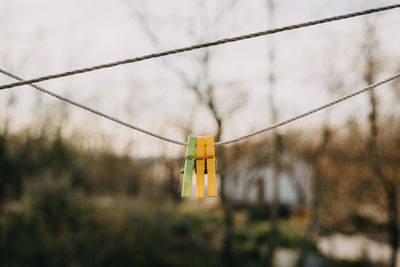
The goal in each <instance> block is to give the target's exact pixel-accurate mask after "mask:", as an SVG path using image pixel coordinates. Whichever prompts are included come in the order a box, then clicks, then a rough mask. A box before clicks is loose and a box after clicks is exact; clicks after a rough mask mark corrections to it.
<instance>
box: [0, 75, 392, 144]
mask: <svg viewBox="0 0 400 267" xmlns="http://www.w3.org/2000/svg"><path fill="white" fill-rule="evenodd" d="M0 72H1V73H3V74H5V75H7V76H9V77H12V78H14V79H16V80H19V81H24V80H23V79H22V78H20V77H18V76H16V75H14V74H12V73H10V72H8V71H5V70H3V69H1V68H0ZM399 77H400V73H397V74H396V75H394V76H392V77H389V78H387V79H385V80H382V81H380V82H376V83H374V84H371V85H369V86H367V87H365V88H363V89H361V90H358V91H355V92H353V93H351V94H348V95H345V96H343V97H341V98H339V99H336V100H334V101H332V102H329V103H327V104H325V105H322V106H319V107H317V108H314V109H312V110H310V111H308V112H305V113H302V114H300V115H297V116H295V117H293V118H290V119H288V120H285V121H282V122H279V123H276V124H273V125H271V126H269V127H266V128H263V129H260V130H258V131H255V132H252V133H249V134H247V135H243V136H240V137H237V138H234V139H230V140H226V141H219V142H216V143H215V145H216V146H218V145H226V144H231V143H234V142H238V141H241V140H244V139H247V138H250V137H253V136H255V135H258V134H260V133H264V132H267V131H270V130H273V129H275V128H278V127H281V126H283V125H286V124H289V123H291V122H293V121H296V120H298V119H301V118H304V117H306V116H308V115H311V114H313V113H316V112H318V111H321V110H323V109H326V108H328V107H330V106H333V105H336V104H338V103H340V102H342V101H345V100H347V99H349V98H352V97H354V96H356V95H359V94H362V93H364V92H366V91H369V90H371V89H373V88H375V87H378V86H380V85H383V84H385V83H388V82H390V81H392V80H395V79H398V78H399ZM29 86H32V87H33V88H35V89H37V90H39V91H41V92H43V93H46V94H48V95H51V96H53V97H56V98H58V99H60V100H61V101H64V102H67V103H69V104H71V105H74V106H77V107H79V108H82V109H84V110H87V111H89V112H91V113H94V114H96V115H99V116H101V117H103V118H106V119H109V120H111V121H114V122H116V123H118V124H121V125H123V126H125V127H128V128H130V129H133V130H136V131H140V132H142V133H144V134H147V135H151V136H153V137H155V138H158V139H161V140H164V141H166V142H170V143H174V144H178V145H187V143H186V142H182V141H178V140H174V139H171V138H168V137H165V136H162V135H159V134H157V133H153V132H151V131H148V130H145V129H142V128H140V127H138V126H135V125H133V124H130V123H127V122H124V121H122V120H120V119H117V118H115V117H112V116H110V115H107V114H105V113H103V112H101V111H98V110H95V109H93V108H91V107H88V106H86V105H83V104H80V103H77V102H75V101H73V100H71V99H68V98H66V97H63V96H60V95H58V94H56V93H53V92H51V91H49V90H47V89H44V88H43V87H40V86H38V85H35V84H29Z"/></svg>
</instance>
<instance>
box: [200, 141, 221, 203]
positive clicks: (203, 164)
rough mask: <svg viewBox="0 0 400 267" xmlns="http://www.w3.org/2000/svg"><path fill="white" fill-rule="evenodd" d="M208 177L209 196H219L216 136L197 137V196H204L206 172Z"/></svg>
mask: <svg viewBox="0 0 400 267" xmlns="http://www.w3.org/2000/svg"><path fill="white" fill-rule="evenodd" d="M205 173H207V178H208V196H209V197H216V196H217V178H216V167H215V145H214V136H206V137H197V138H196V197H197V198H204V174H205Z"/></svg>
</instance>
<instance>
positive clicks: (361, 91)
mask: <svg viewBox="0 0 400 267" xmlns="http://www.w3.org/2000/svg"><path fill="white" fill-rule="evenodd" d="M399 77H400V73H397V74H396V75H394V76H392V77H390V78H387V79H385V80H382V81H380V82H377V83H374V84H371V85H369V86H367V87H365V88H363V89H361V90H358V91H355V92H353V93H350V94H348V95H345V96H343V97H341V98H338V99H336V100H334V101H332V102H329V103H327V104H325V105H322V106H319V107H317V108H314V109H312V110H310V111H307V112H304V113H302V114H299V115H297V116H295V117H293V118H290V119H288V120H285V121H282V122H279V123H276V124H273V125H271V126H269V127H266V128H263V129H260V130H258V131H255V132H252V133H249V134H246V135H243V136H241V137H237V138H234V139H231V140H226V141H220V142H217V143H215V145H226V144H230V143H234V142H238V141H241V140H244V139H247V138H250V137H253V136H255V135H258V134H260V133H264V132H267V131H270V130H273V129H275V128H278V127H281V126H283V125H286V124H289V123H292V122H294V121H296V120H298V119H301V118H304V117H307V116H309V115H311V114H313V113H316V112H318V111H321V110H323V109H326V108H329V107H331V106H333V105H336V104H338V103H340V102H343V101H345V100H347V99H349V98H352V97H354V96H357V95H359V94H362V93H364V92H367V91H369V90H372V89H374V88H375V87H378V86H380V85H383V84H385V83H388V82H390V81H393V80H395V79H398V78H399Z"/></svg>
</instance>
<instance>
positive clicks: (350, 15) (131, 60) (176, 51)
mask: <svg viewBox="0 0 400 267" xmlns="http://www.w3.org/2000/svg"><path fill="white" fill-rule="evenodd" d="M399 7H400V4H394V5H388V6H383V7H378V8H372V9H367V10H363V11H358V12H354V13H348V14H344V15H339V16H333V17H328V18H323V19H319V20H313V21H308V22H304V23H300V24H294V25H289V26H284V27H280V28H275V29H270V30H266V31H260V32H255V33H250V34H245V35H240V36H236V37H230V38H224V39H220V40H217V41H212V42H207V43H202V44H197V45H193V46H187V47H183V48H178V49H173V50H167V51H164V52H159V53H153V54H148V55H144V56H140V57H134V58H128V59H124V60H120V61H115V62H111V63H106V64H101V65H96V66H92V67H86V68H82V69H75V70H71V71H66V72H61V73H58V74H52V75H48V76H42V77H39V78H34V79H29V80H24V81H19V82H15V83H10V84H5V85H1V86H0V90H2V89H8V88H12V87H16V86H22V85H29V84H32V83H38V82H42V81H47V80H52V79H57V78H61V77H66V76H71V75H76V74H81V73H86V72H91V71H95V70H100V69H105V68H111V67H115V66H119V65H124V64H129V63H134V62H139V61H144V60H149V59H152V58H158V57H164V56H168V55H173V54H179V53H183V52H188V51H193V50H197V49H202V48H207V47H212V46H217V45H222V44H226V43H233V42H237V41H241V40H246V39H251V38H256V37H260V36H265V35H270V34H274V33H278V32H284V31H290V30H295V29H300V28H304V27H309V26H314V25H318V24H323V23H327V22H332V21H338V20H344V19H348V18H353V17H358V16H363V15H367V14H372V13H377V12H382V11H385V10H390V9H394V8H399Z"/></svg>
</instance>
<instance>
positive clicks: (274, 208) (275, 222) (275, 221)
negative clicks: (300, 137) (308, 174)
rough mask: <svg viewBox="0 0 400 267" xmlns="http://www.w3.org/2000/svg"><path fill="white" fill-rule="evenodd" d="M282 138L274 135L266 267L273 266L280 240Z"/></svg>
mask: <svg viewBox="0 0 400 267" xmlns="http://www.w3.org/2000/svg"><path fill="white" fill-rule="evenodd" d="M282 141H283V140H282V136H281V135H279V134H277V133H275V134H274V151H273V155H272V164H273V174H272V179H273V188H272V192H273V193H272V203H271V208H270V211H271V213H270V222H271V231H270V238H269V245H268V251H267V255H266V260H265V262H264V266H272V265H273V261H274V254H275V249H276V247H277V245H278V238H279V177H280V174H281V172H282V165H281V159H280V157H281V154H282V152H283V142H282Z"/></svg>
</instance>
